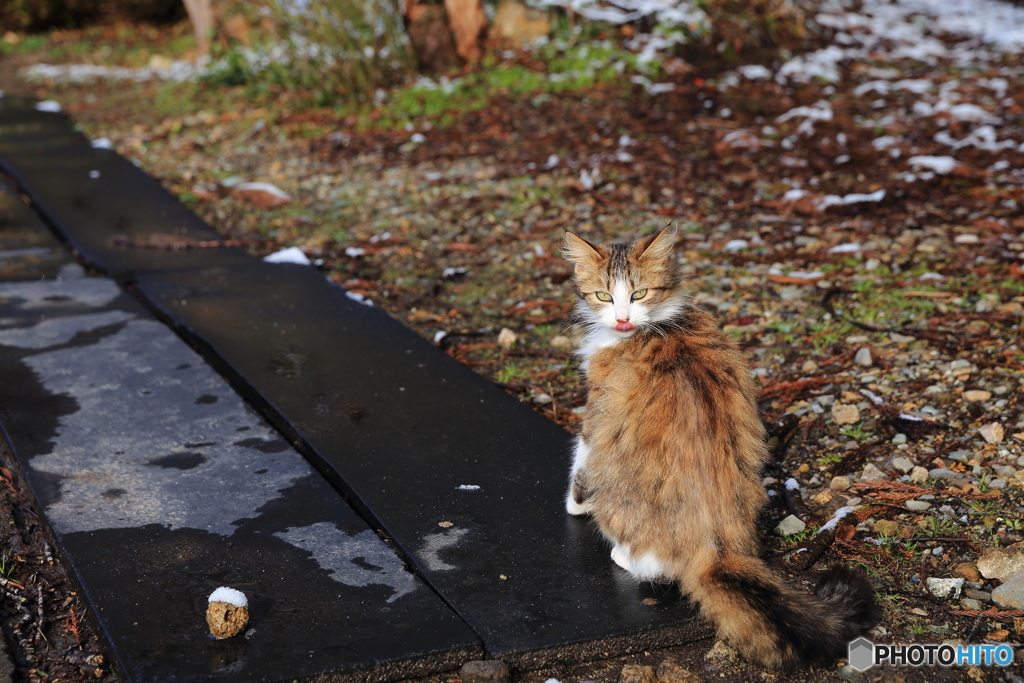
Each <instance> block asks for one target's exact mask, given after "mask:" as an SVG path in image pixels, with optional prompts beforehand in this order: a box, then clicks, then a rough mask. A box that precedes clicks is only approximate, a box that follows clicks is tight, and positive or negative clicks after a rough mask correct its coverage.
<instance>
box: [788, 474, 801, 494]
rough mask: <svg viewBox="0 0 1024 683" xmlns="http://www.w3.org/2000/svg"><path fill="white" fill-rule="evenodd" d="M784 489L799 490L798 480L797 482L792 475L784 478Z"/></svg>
mask: <svg viewBox="0 0 1024 683" xmlns="http://www.w3.org/2000/svg"><path fill="white" fill-rule="evenodd" d="M786 490H787V491H799V490H800V482H798V481H797V480H796V479H794V478H793V477H790V478H789V479H787V480H786Z"/></svg>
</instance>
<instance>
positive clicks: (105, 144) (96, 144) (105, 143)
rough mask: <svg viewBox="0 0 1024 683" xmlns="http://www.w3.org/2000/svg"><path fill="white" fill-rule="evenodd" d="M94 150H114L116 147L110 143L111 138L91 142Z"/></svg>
mask: <svg viewBox="0 0 1024 683" xmlns="http://www.w3.org/2000/svg"><path fill="white" fill-rule="evenodd" d="M89 144H91V145H92V146H93V148H94V149H113V148H114V145H113V143H111V142H110V138H96V139H95V140H93V141H92V142H90V143H89Z"/></svg>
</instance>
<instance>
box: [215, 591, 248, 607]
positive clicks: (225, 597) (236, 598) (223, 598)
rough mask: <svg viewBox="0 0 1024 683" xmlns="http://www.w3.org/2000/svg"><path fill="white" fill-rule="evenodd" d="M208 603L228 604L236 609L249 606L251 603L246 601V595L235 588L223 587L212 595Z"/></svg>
mask: <svg viewBox="0 0 1024 683" xmlns="http://www.w3.org/2000/svg"><path fill="white" fill-rule="evenodd" d="M207 602H226V603H228V604H229V605H234V606H235V607H248V606H249V601H248V600H247V599H246V597H245V593H243V592H242V591H240V590H236V589H234V588H228V587H227V586H221V587H220V588H218V589H217V590H215V591H213V592H212V593H210V597H209V599H208V600H207Z"/></svg>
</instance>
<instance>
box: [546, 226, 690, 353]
mask: <svg viewBox="0 0 1024 683" xmlns="http://www.w3.org/2000/svg"><path fill="white" fill-rule="evenodd" d="M674 238H675V233H674V232H673V231H670V230H669V229H668V228H666V229H664V230H662V231H661V232H660V233H658V234H657V235H654V236H653V237H642V238H639V239H636V240H633V241H632V242H630V243H629V244H607V245H605V244H598V245H594V244H590V243H589V242H587V241H586V240H584V239H582V238H581V237H579V236H577V235H575V234H574V233H571V232H567V233H566V234H565V253H566V256H567V257H568V258H569V260H570V261H572V262H573V263H574V264H575V266H576V271H575V274H574V282H575V285H576V294H577V296H578V297H579V298H580V300H581V301H582V302H583V303H584V304H585V306H581V307H579V312H580V313H582V314H583V317H584V320H585V322H586V323H588V324H591V325H598V326H602V327H605V328H608V329H610V330H614V331H615V333H617V334H618V335H620V336H622V337H628V336H631V335H632V334H633V333H634V332H636V331H637V330H638V329H641V328H642V327H643V326H644V325H645V324H651V323H656V322H660V321H662V320H666V319H668V318H671V317H672V316H674V315H675V314H676V313H678V312H679V309H680V303H679V284H680V277H679V271H678V268H677V267H676V264H675V261H674V259H673V256H672V245H673V243H674Z"/></svg>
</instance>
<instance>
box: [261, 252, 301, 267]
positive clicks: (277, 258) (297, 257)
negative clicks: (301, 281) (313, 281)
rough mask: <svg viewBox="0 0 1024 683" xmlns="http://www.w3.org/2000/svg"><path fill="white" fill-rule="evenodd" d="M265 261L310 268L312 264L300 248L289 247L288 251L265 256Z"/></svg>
mask: <svg viewBox="0 0 1024 683" xmlns="http://www.w3.org/2000/svg"><path fill="white" fill-rule="evenodd" d="M263 260H264V261H266V262H267V263H297V264H299V265H300V266H308V265H309V264H310V260H309V259H308V258H306V254H305V253H304V252H303V251H302V250H301V249H299V248H298V247H288V248H287V249H281V250H280V251H275V252H274V253H273V254H271V255H270V256H264V257H263Z"/></svg>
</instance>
